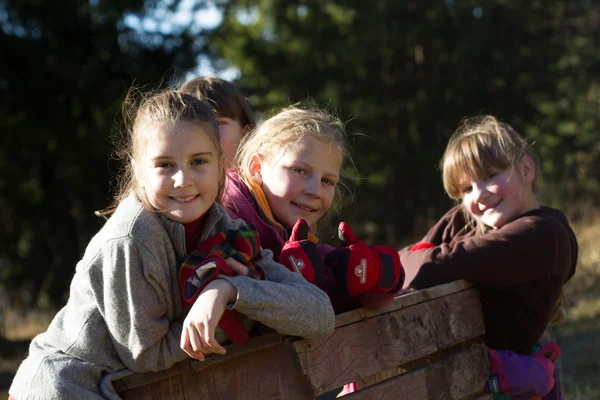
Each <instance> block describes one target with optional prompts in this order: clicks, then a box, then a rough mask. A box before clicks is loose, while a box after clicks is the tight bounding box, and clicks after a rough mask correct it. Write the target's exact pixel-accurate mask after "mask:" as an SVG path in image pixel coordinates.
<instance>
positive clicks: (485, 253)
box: [400, 212, 576, 288]
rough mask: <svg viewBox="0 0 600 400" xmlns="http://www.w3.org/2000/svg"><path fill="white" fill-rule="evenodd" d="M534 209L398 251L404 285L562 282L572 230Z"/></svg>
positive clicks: (568, 271) (573, 247)
mask: <svg viewBox="0 0 600 400" xmlns="http://www.w3.org/2000/svg"><path fill="white" fill-rule="evenodd" d="M536 214H539V213H535V212H532V213H531V214H530V215H527V216H523V217H521V218H519V219H517V220H515V221H512V222H510V223H508V224H506V225H505V226H504V227H503V228H501V229H497V230H491V231H489V232H487V233H486V234H485V235H477V234H469V235H465V236H463V237H458V238H454V240H452V241H451V243H447V242H444V243H432V244H434V245H436V247H434V248H430V249H424V250H420V251H416V252H411V251H406V249H404V250H402V251H401V252H400V258H401V260H402V264H403V265H404V267H405V270H406V274H407V279H406V282H405V287H406V286H408V285H410V286H413V287H416V288H424V287H430V286H434V285H439V284H442V283H446V282H450V281H453V280H456V279H466V280H469V281H471V282H475V283H483V284H492V285H496V286H511V285H518V284H522V283H526V282H531V281H535V280H539V279H557V280H559V281H560V282H561V283H562V282H564V281H565V280H566V279H567V277H568V276H569V275H570V274H572V265H571V258H572V257H573V255H572V251H574V252H575V254H576V244H573V241H574V239H572V233H571V232H570V229H569V228H568V227H566V226H564V225H563V224H561V223H559V222H558V221H554V220H553V219H549V218H545V217H541V216H540V215H536ZM444 241H445V240H444ZM543 249H547V250H543ZM483 266H485V267H483Z"/></svg>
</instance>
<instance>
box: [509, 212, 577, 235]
mask: <svg viewBox="0 0 600 400" xmlns="http://www.w3.org/2000/svg"><path fill="white" fill-rule="evenodd" d="M500 230H501V231H504V232H512V233H513V234H517V233H522V234H534V233H535V234H536V235H538V234H542V236H557V238H560V237H563V238H564V239H568V238H569V237H570V236H574V233H573V230H572V229H571V226H570V225H569V222H568V221H567V218H566V217H565V215H564V214H563V213H562V212H561V211H559V210H556V209H554V208H550V207H544V206H542V207H540V208H538V209H536V210H532V211H529V212H527V213H525V214H523V215H522V216H520V217H519V218H517V219H515V220H514V221H511V222H509V223H508V224H506V225H505V226H503V227H502V228H501V229H500Z"/></svg>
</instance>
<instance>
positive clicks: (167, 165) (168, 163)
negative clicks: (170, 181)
mask: <svg viewBox="0 0 600 400" xmlns="http://www.w3.org/2000/svg"><path fill="white" fill-rule="evenodd" d="M172 166H173V164H171V163H170V162H160V163H158V164H156V167H157V168H171V167H172Z"/></svg>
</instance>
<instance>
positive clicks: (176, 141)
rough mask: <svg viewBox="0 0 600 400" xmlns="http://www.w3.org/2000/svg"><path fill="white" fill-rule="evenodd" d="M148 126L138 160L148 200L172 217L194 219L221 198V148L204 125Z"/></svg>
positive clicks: (137, 165)
mask: <svg viewBox="0 0 600 400" xmlns="http://www.w3.org/2000/svg"><path fill="white" fill-rule="evenodd" d="M148 129H149V130H151V131H150V132H148V139H147V142H146V147H145V149H144V152H143V153H142V154H141V156H140V159H139V160H136V162H135V163H134V164H135V172H136V177H137V179H139V180H140V184H141V186H142V187H143V188H144V191H145V194H146V196H147V199H148V202H149V203H150V204H151V205H152V207H154V208H155V209H156V210H158V211H159V212H160V213H162V214H163V215H164V216H166V217H167V218H169V219H170V220H172V221H176V222H181V223H184V224H185V223H189V222H193V221H195V220H196V219H198V218H200V217H201V216H202V215H204V213H206V211H207V210H208V209H209V208H210V206H211V205H212V204H213V203H214V202H215V200H216V198H217V193H218V191H219V178H220V164H219V163H220V155H219V152H218V149H217V147H216V146H215V144H214V142H213V141H212V140H211V139H210V138H209V136H208V135H207V134H206V133H205V132H204V130H203V129H202V128H200V127H199V126H198V125H194V124H191V123H189V122H178V123H177V124H175V126H170V125H166V124H163V125H155V126H150V127H148Z"/></svg>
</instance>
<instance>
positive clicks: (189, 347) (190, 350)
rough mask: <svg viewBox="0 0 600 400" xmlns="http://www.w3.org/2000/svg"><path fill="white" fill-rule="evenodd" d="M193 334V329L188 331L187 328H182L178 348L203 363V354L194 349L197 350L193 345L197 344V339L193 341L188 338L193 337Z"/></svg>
mask: <svg viewBox="0 0 600 400" xmlns="http://www.w3.org/2000/svg"><path fill="white" fill-rule="evenodd" d="M193 332H194V329H189V328H188V327H185V326H184V328H183V331H182V332H181V342H180V343H179V346H180V347H181V349H182V350H183V351H185V352H186V353H187V355H188V356H190V357H192V358H195V359H196V360H199V361H204V360H205V359H206V358H205V357H204V354H202V353H201V352H198V351H196V350H195V349H194V348H197V346H196V345H194V344H193V343H197V339H194V340H193V341H192V340H191V337H190V336H193V335H194V334H193Z"/></svg>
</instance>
